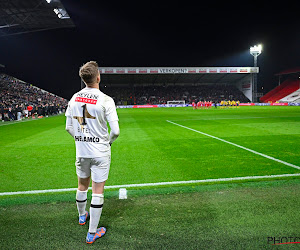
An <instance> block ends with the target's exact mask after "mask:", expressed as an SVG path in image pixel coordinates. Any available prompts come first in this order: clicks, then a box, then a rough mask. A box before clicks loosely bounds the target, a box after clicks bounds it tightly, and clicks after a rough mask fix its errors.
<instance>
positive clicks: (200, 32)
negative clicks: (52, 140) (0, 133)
mask: <svg viewBox="0 0 300 250" xmlns="http://www.w3.org/2000/svg"><path fill="white" fill-rule="evenodd" d="M61 2H62V3H63V4H64V6H65V8H66V10H67V11H68V13H69V15H70V16H71V18H72V20H73V22H74V23H75V25H76V27H75V28H68V29H59V30H51V31H43V32H36V33H30V34H23V35H16V36H9V37H5V38H0V64H4V65H5V66H6V68H5V72H6V73H7V74H10V75H12V76H15V77H17V78H19V79H21V80H24V81H26V82H29V83H32V84H33V85H36V86H38V87H41V88H43V89H45V90H48V91H50V92H52V93H55V94H58V95H60V96H62V97H65V98H68V99H69V98H70V97H71V96H72V94H73V93H74V92H76V91H78V90H79V87H80V79H79V77H78V69H79V67H80V66H81V65H82V64H83V63H85V62H87V61H90V60H96V61H97V62H98V64H99V65H100V67H101V66H103V67H108V66H137V67H141V66H165V67H167V66H182V67H185V66H197V67H201V66H205V67H209V66H253V57H252V56H251V55H250V53H249V47H250V46H252V45H255V44H258V43H261V44H263V52H262V54H261V55H260V56H259V57H258V66H259V67H260V72H261V73H260V74H259V75H258V84H259V85H258V86H259V88H261V86H264V91H265V92H266V91H267V90H270V89H272V88H274V87H275V86H276V84H277V83H278V79H277V77H275V76H274V74H275V73H278V72H279V71H281V70H285V69H289V68H293V67H299V66H300V48H299V47H300V29H299V26H300V25H299V24H300V15H299V8H298V6H297V2H295V1H294V5H289V4H288V3H287V2H282V1H281V2H270V1H261V2H263V3H256V2H251V1H226V2H225V1H223V2H220V1H210V3H205V2H203V1H197V2H196V1H180V2H176V1H172V2H171V1H139V2H134V1H123V2H121V3H119V2H118V1H87V0H85V1H83V0H76V1H74V0H61ZM53 14H54V13H53ZM54 15H55V14H54Z"/></svg>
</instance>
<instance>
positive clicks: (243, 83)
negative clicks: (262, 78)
mask: <svg viewBox="0 0 300 250" xmlns="http://www.w3.org/2000/svg"><path fill="white" fill-rule="evenodd" d="M252 79H253V77H252V75H247V76H246V77H245V78H243V79H241V80H240V81H238V82H237V83H236V85H235V86H236V87H237V88H238V89H239V90H240V91H242V92H243V94H244V95H245V96H246V97H247V98H248V99H249V100H251V101H253V95H252V93H253V91H252V85H253V84H252Z"/></svg>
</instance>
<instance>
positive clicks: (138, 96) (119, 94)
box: [101, 85, 249, 105]
mask: <svg viewBox="0 0 300 250" xmlns="http://www.w3.org/2000/svg"><path fill="white" fill-rule="evenodd" d="M101 90H102V91H103V92H104V93H106V94H108V95H110V96H112V97H113V98H114V100H115V102H116V104H117V105H133V104H139V105H141V104H166V103H167V101H173V100H184V101H185V103H190V104H191V103H192V102H198V101H211V102H214V103H220V102H221V101H222V100H239V101H240V102H249V99H248V98H247V97H246V96H245V95H244V94H243V93H242V92H241V91H240V90H239V89H238V88H237V87H236V86H234V85H198V86H191V85H166V86H165V85H150V86H134V87H131V88H130V87H128V86H127V87H125V86H124V87H113V86H106V87H105V88H103V89H101Z"/></svg>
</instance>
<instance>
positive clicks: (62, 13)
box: [53, 8, 70, 19]
mask: <svg viewBox="0 0 300 250" xmlns="http://www.w3.org/2000/svg"><path fill="white" fill-rule="evenodd" d="M53 11H54V13H55V14H56V15H57V16H58V18H59V19H68V18H70V16H69V15H68V13H67V11H66V10H64V9H62V8H55V9H53Z"/></svg>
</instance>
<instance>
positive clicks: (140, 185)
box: [0, 173, 300, 196]
mask: <svg viewBox="0 0 300 250" xmlns="http://www.w3.org/2000/svg"><path fill="white" fill-rule="evenodd" d="M293 176H300V173H299V174H279V175H264V176H244V177H233V178H219V179H204V180H190V181H171V182H155V183H140V184H125V185H113V186H105V189H117V188H131V187H153V186H169V185H181V184H193V183H209V182H226V181H240V180H257V179H272V178H284V177H293ZM91 189H92V188H91V187H90V188H89V190H91ZM76 190H77V188H63V189H47V190H33V191H18V192H5V193H0V196H7V195H20V194H43V193H62V192H70V191H76Z"/></svg>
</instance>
